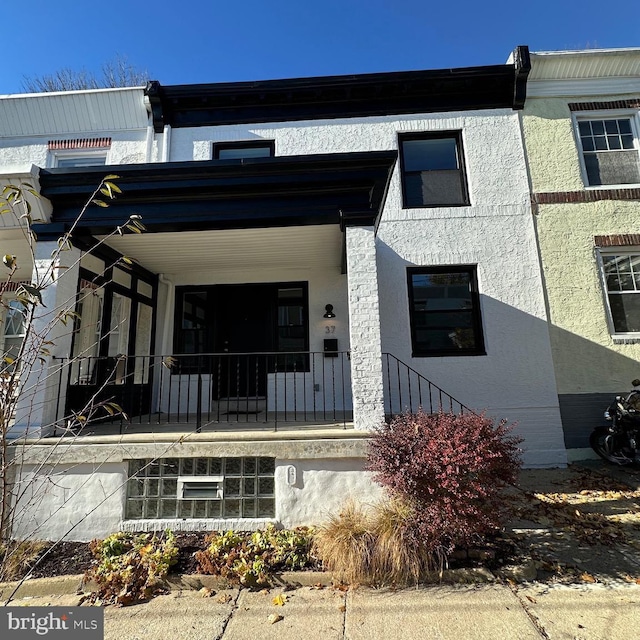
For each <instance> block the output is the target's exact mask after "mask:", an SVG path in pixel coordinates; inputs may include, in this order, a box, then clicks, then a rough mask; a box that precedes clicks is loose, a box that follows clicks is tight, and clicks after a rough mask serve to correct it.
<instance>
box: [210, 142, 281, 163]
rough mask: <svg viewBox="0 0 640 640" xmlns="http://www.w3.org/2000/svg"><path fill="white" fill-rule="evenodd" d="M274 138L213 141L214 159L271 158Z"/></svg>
mask: <svg viewBox="0 0 640 640" xmlns="http://www.w3.org/2000/svg"><path fill="white" fill-rule="evenodd" d="M275 149H276V143H275V140H247V141H240V142H214V143H213V159H214V160H246V159H249V158H272V157H273V156H274V155H275Z"/></svg>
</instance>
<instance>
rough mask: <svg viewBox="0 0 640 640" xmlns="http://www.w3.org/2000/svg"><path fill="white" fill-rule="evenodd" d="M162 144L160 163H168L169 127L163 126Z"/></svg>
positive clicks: (168, 125)
mask: <svg viewBox="0 0 640 640" xmlns="http://www.w3.org/2000/svg"><path fill="white" fill-rule="evenodd" d="M163 133H164V142H163V145H162V158H161V160H160V161H161V162H169V157H170V155H171V125H170V124H165V125H164V131H163Z"/></svg>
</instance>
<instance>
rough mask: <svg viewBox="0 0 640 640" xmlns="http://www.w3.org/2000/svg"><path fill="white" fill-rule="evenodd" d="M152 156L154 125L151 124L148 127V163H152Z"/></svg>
mask: <svg viewBox="0 0 640 640" xmlns="http://www.w3.org/2000/svg"><path fill="white" fill-rule="evenodd" d="M152 154H153V125H152V124H150V125H149V126H148V127H147V158H146V162H147V163H149V162H152V160H151V158H152Z"/></svg>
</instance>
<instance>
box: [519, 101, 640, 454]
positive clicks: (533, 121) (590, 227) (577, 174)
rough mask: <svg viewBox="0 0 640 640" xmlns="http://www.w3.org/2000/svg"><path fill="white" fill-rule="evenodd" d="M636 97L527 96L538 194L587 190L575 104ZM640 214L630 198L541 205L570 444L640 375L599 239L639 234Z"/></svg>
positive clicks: (581, 440)
mask: <svg viewBox="0 0 640 640" xmlns="http://www.w3.org/2000/svg"><path fill="white" fill-rule="evenodd" d="M629 97H637V96H629V95H600V96H592V95H589V96H588V98H581V97H579V96H578V97H571V98H569V97H563V98H530V99H528V100H527V103H526V105H525V109H524V111H523V115H522V130H523V134H524V137H525V148H526V151H527V155H528V163H529V171H530V175H531V182H532V189H533V192H548V193H553V192H565V191H574V192H585V191H588V187H585V184H584V181H583V178H582V175H581V169H580V156H579V151H578V142H577V136H576V132H575V128H574V121H573V119H572V117H571V112H570V110H569V107H568V104H569V102H581V101H588V102H611V101H615V100H622V99H625V98H629ZM600 113H605V114H606V111H605V112H600ZM611 114H612V115H617V112H615V111H612V112H611ZM629 186H634V185H629ZM635 186H637V185H635ZM604 188H605V189H606V187H604ZM639 214H640V203H638V202H637V201H629V200H626V201H625V200H599V201H595V202H582V203H576V202H573V203H568V202H567V203H562V204H540V205H537V207H536V218H535V220H536V229H537V235H538V242H539V250H540V259H541V264H542V268H543V274H544V284H545V289H546V297H547V304H548V313H549V319H550V334H551V345H552V353H553V360H554V367H555V372H556V382H557V387H558V393H559V394H560V401H561V408H562V418H563V426H564V432H565V441H566V443H567V446H568V447H576V448H580V447H587V446H588V436H589V432H590V431H591V429H592V428H593V427H595V426H597V425H599V424H602V412H603V410H604V407H605V406H606V403H607V402H608V399H610V398H611V395H613V394H615V393H621V392H623V391H625V390H628V389H629V388H630V382H631V380H632V379H633V378H635V377H638V374H639V373H640V371H639V368H638V359H639V358H640V340H633V339H631V340H628V339H627V340H624V341H623V340H621V339H615V338H613V337H612V336H611V333H610V327H609V321H608V316H607V303H606V292H605V290H604V286H603V281H602V278H601V274H600V269H599V264H598V256H597V250H596V247H595V244H594V236H596V235H618V234H634V233H639V232H640V215H639Z"/></svg>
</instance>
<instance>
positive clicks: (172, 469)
mask: <svg viewBox="0 0 640 640" xmlns="http://www.w3.org/2000/svg"><path fill="white" fill-rule="evenodd" d="M274 473H275V458H264V457H258V458H254V457H249V458H162V459H160V460H153V459H139V460H130V461H129V473H128V476H129V479H128V481H127V504H126V518H127V519H128V520H142V519H160V518H162V519H166V518H179V519H196V518H216V519H221V518H222V519H224V518H273V517H275V480H274Z"/></svg>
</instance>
